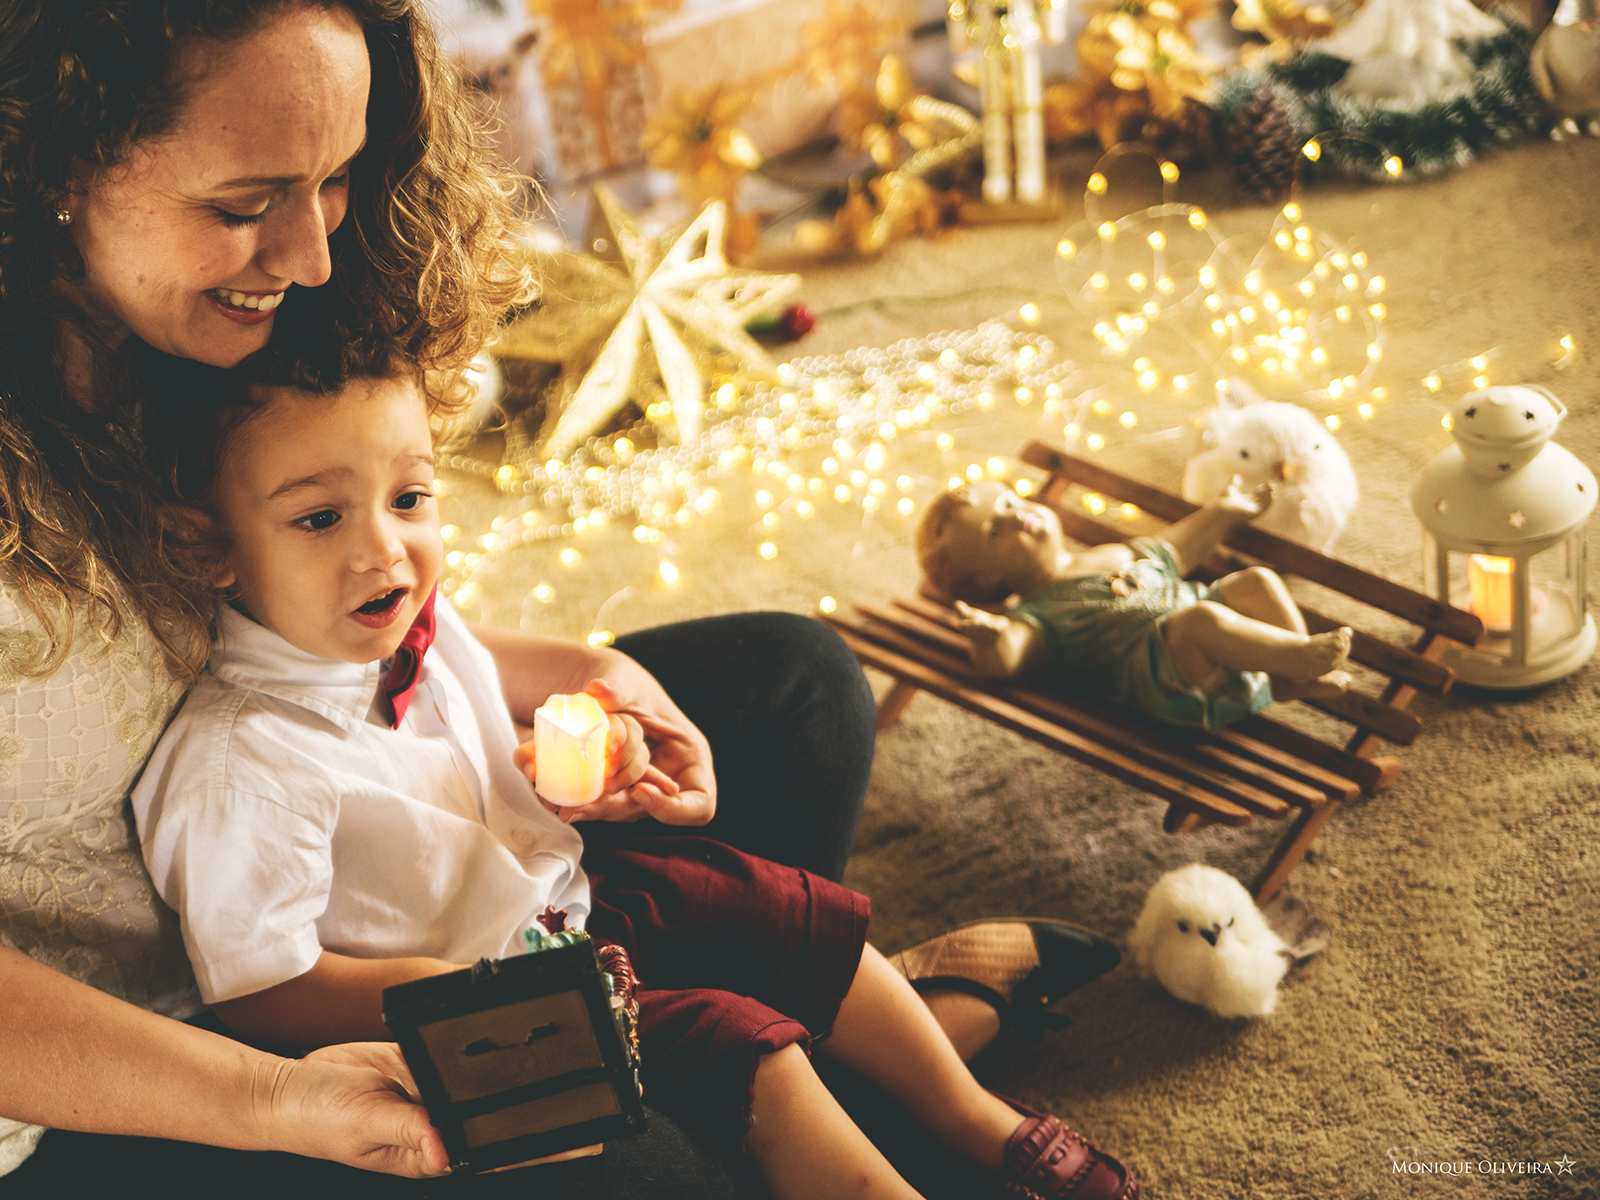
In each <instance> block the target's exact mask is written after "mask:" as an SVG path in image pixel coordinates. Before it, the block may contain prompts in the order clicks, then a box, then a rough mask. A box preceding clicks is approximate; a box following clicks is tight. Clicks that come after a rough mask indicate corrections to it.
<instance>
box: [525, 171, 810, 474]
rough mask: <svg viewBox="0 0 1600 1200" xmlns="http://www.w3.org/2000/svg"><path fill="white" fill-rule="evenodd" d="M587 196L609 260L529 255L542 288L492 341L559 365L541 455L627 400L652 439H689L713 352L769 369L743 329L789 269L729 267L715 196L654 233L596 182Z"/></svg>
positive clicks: (587, 434) (770, 303) (584, 435)
mask: <svg viewBox="0 0 1600 1200" xmlns="http://www.w3.org/2000/svg"><path fill="white" fill-rule="evenodd" d="M594 197H595V203H596V205H597V206H598V210H599V216H600V219H601V223H602V225H603V226H604V229H603V231H602V233H601V236H602V238H606V240H608V241H609V243H610V246H612V247H615V250H616V254H617V256H618V258H619V259H620V263H616V262H606V261H603V260H602V259H600V258H597V257H592V256H589V255H579V254H568V253H562V254H554V255H552V254H536V255H535V262H534V269H535V271H536V272H538V273H540V274H541V276H542V277H543V278H544V280H545V289H544V295H543V297H542V299H541V300H540V302H539V303H538V304H537V305H536V306H535V307H534V308H533V309H532V310H531V311H530V312H528V313H527V314H525V315H523V316H522V317H520V318H518V319H517V320H516V321H514V322H513V323H512V324H511V325H510V326H508V327H507V328H506V330H505V331H504V332H503V333H502V335H501V337H500V339H499V341H498V342H497V343H496V345H495V348H494V349H495V353H496V354H498V355H499V356H500V357H502V358H520V359H527V360H531V361H536V362H553V363H559V364H560V366H561V373H560V375H559V376H558V377H557V378H556V381H555V383H554V384H553V385H552V386H551V389H550V391H549V393H548V396H547V399H546V403H545V417H544V423H543V427H542V429H541V431H540V435H539V438H538V441H539V448H538V450H537V451H536V453H537V454H538V455H539V456H540V457H544V458H563V459H564V458H566V457H567V455H569V454H570V453H571V452H572V451H573V450H574V449H576V448H577V447H578V446H580V445H582V444H583V443H584V442H585V441H587V440H588V439H589V438H591V437H593V436H594V435H595V434H597V433H599V432H601V431H602V430H603V429H605V427H606V426H607V425H608V424H610V423H611V422H612V421H613V420H614V419H615V418H616V416H617V414H618V413H620V412H621V411H622V410H623V408H624V407H626V406H627V405H628V404H629V403H630V402H632V403H634V404H635V405H636V406H637V407H638V408H640V409H641V410H642V411H643V412H644V413H645V415H646V417H647V419H649V420H651V421H652V423H653V424H654V425H655V426H656V428H657V430H658V432H659V433H660V435H661V436H663V437H664V438H666V439H668V440H673V439H675V440H679V441H683V440H687V439H690V438H693V437H694V436H695V435H696V434H697V433H699V431H700V427H701V425H702V422H703V417H704V412H705V393H706V378H707V376H708V375H710V373H711V372H712V371H713V370H714V369H715V368H716V366H717V364H718V363H719V361H722V357H723V356H724V355H728V356H732V357H733V358H734V359H736V360H737V361H738V364H739V366H740V367H741V368H743V369H745V370H753V371H758V372H763V373H767V372H771V371H772V370H773V364H772V362H771V360H770V359H769V358H768V357H767V355H766V352H765V351H763V350H762V348H761V347H760V346H759V345H758V344H757V343H756V342H755V340H754V339H753V338H751V336H750V335H749V334H748V333H746V332H745V329H744V326H745V323H746V322H747V321H749V320H750V319H751V318H752V317H754V316H757V315H759V314H762V313H767V312H770V311H771V310H772V309H774V308H775V307H777V306H778V305H779V304H780V303H781V302H782V301H784V300H786V299H787V298H788V297H789V296H791V295H792V294H793V293H794V292H795V291H797V290H798V289H799V286H800V277H799V276H798V275H763V274H759V273H757V272H754V271H743V270H736V269H734V268H733V267H731V266H730V265H729V263H728V258H727V254H726V251H725V248H724V239H725V237H726V233H727V223H728V209H727V206H726V205H725V204H722V203H720V202H713V203H711V204H707V205H706V206H705V207H704V208H703V209H701V210H700V215H699V216H697V217H696V218H695V219H694V220H693V221H691V222H690V223H689V226H688V228H686V229H684V230H683V231H682V232H681V233H679V234H677V235H675V236H673V237H668V238H666V239H664V240H662V241H657V240H655V239H653V238H650V237H647V236H646V235H644V234H643V233H641V232H640V231H639V228H638V225H637V224H636V223H635V222H634V220H633V219H632V218H631V217H630V216H629V215H628V214H627V212H626V210H624V209H623V207H622V205H621V204H620V203H619V202H618V200H617V198H616V196H615V195H613V194H612V192H611V191H610V189H608V188H606V187H604V186H603V185H597V186H596V187H595V190H594ZM607 235H609V236H608V237H607Z"/></svg>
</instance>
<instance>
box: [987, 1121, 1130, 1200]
mask: <svg viewBox="0 0 1600 1200" xmlns="http://www.w3.org/2000/svg"><path fill="white" fill-rule="evenodd" d="M1000 1099H1002V1100H1005V1102H1006V1103H1007V1104H1009V1105H1011V1107H1012V1108H1014V1109H1016V1110H1017V1111H1018V1112H1020V1113H1022V1114H1023V1115H1024V1116H1026V1117H1027V1118H1028V1119H1027V1120H1026V1121H1024V1122H1023V1123H1022V1124H1021V1125H1020V1126H1019V1127H1018V1128H1017V1131H1016V1132H1015V1133H1014V1134H1012V1135H1011V1140H1010V1141H1009V1142H1007V1143H1006V1156H1005V1166H1004V1167H1003V1168H1002V1170H1001V1178H1002V1179H1003V1180H1004V1181H1005V1189H1006V1191H1007V1192H1008V1193H1009V1194H1010V1195H1013V1196H1020V1197H1023V1198H1024V1200H1139V1181H1138V1180H1137V1179H1135V1178H1134V1175H1133V1172H1132V1171H1131V1170H1129V1168H1128V1167H1127V1166H1125V1165H1124V1164H1123V1163H1120V1162H1118V1161H1117V1160H1116V1159H1114V1158H1112V1157H1111V1156H1110V1155H1109V1154H1107V1153H1105V1151H1103V1150H1101V1149H1100V1148H1099V1147H1098V1146H1096V1145H1095V1144H1094V1143H1093V1142H1091V1141H1089V1139H1088V1138H1086V1137H1084V1136H1083V1135H1082V1134H1078V1133H1074V1132H1073V1131H1072V1130H1070V1129H1068V1128H1067V1127H1066V1126H1065V1125H1063V1124H1062V1123H1061V1122H1060V1120H1059V1119H1057V1118H1056V1117H1052V1116H1046V1115H1045V1114H1043V1113H1037V1112H1034V1111H1033V1110H1032V1109H1031V1108H1027V1107H1025V1106H1024V1105H1021V1104H1018V1103H1017V1102H1016V1101H1015V1100H1011V1099H1008V1098H1007V1097H1005V1096H1001V1097H1000Z"/></svg>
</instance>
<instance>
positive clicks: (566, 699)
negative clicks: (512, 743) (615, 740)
mask: <svg viewBox="0 0 1600 1200" xmlns="http://www.w3.org/2000/svg"><path fill="white" fill-rule="evenodd" d="M610 727H611V726H610V721H609V720H608V718H607V717H606V714H605V710H604V709H602V708H601V707H600V705H599V704H598V703H596V701H595V698H594V697H593V696H590V695H588V694H587V693H585V692H580V693H578V694H577V695H576V696H551V697H550V698H549V699H548V700H546V701H545V702H544V705H543V706H542V707H541V708H540V709H539V710H538V711H537V712H535V713H534V714H533V754H534V763H533V765H534V771H535V773H536V775H537V779H536V781H535V783H534V788H535V790H536V791H538V793H539V795H541V796H543V797H544V798H545V799H546V800H548V801H550V803H551V804H558V805H561V806H562V807H572V806H575V805H579V804H590V803H593V802H594V801H595V800H597V799H599V797H600V791H601V788H602V787H603V786H604V785H605V778H606V734H607V732H608V731H609V730H610Z"/></svg>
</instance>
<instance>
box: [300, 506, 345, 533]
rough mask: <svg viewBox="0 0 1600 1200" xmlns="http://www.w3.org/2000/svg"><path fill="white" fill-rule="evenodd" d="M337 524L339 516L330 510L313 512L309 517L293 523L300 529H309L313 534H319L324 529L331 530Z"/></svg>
mask: <svg viewBox="0 0 1600 1200" xmlns="http://www.w3.org/2000/svg"><path fill="white" fill-rule="evenodd" d="M338 522H339V514H338V513H336V512H334V511H333V509H331V508H325V509H323V510H322V511H321V512H314V513H312V514H311V515H310V516H306V517H301V518H300V519H299V520H298V521H296V522H295V524H296V525H298V526H300V528H301V529H309V530H311V531H312V532H313V533H321V532H322V531H323V530H324V529H332V528H333V527H334V526H335V525H336V524H338Z"/></svg>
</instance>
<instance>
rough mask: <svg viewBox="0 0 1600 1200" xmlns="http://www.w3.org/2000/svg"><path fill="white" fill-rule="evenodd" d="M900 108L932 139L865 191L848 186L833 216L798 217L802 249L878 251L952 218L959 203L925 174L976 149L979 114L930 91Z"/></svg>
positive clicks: (947, 166) (960, 160)
mask: <svg viewBox="0 0 1600 1200" xmlns="http://www.w3.org/2000/svg"><path fill="white" fill-rule="evenodd" d="M904 107H905V112H906V114H907V117H908V118H909V119H911V120H914V121H916V122H917V123H918V124H919V125H921V126H922V127H924V128H926V129H928V130H930V131H932V136H934V137H935V139H936V140H934V141H933V142H932V143H931V144H930V145H928V146H926V147H924V148H923V149H921V150H918V151H917V152H916V153H915V154H913V155H912V156H911V157H910V158H909V159H907V160H906V162H905V164H904V165H903V166H901V167H899V168H898V169H897V170H893V171H889V172H887V173H885V174H883V175H880V176H879V177H878V178H876V179H874V180H872V182H871V183H870V184H868V185H867V186H868V190H867V191H863V190H862V189H861V188H860V186H859V185H853V186H852V187H851V191H850V197H849V199H847V200H846V201H845V204H844V206H843V207H842V208H840V210H839V212H838V213H837V214H836V215H835V217H834V219H833V221H831V222H828V221H815V220H812V221H802V222H801V223H800V224H799V225H798V226H797V227H796V229H795V241H796V243H797V244H798V245H799V246H800V247H801V248H802V249H805V250H810V251H812V252H813V253H832V252H836V251H839V250H854V251H855V252H856V253H859V254H877V253H878V252H879V251H881V250H882V249H883V248H884V247H885V246H887V245H888V244H889V243H890V242H892V241H894V240H895V239H896V238H900V237H904V236H905V235H906V234H908V233H912V232H917V231H920V232H923V233H933V232H937V231H939V230H941V229H944V228H947V227H948V226H950V225H951V224H953V223H954V218H955V213H956V209H957V207H958V206H957V205H956V204H954V202H953V200H952V198H951V197H950V196H949V195H948V194H947V193H943V192H939V191H936V190H935V189H934V188H933V187H931V186H930V185H929V183H928V182H927V177H928V176H929V175H934V174H937V173H939V172H941V171H947V170H950V169H951V168H953V167H956V166H959V165H960V164H961V163H963V162H965V161H966V160H967V159H969V158H972V157H973V156H974V155H976V154H977V153H978V151H979V149H980V147H981V145H982V139H983V132H982V130H981V129H980V127H979V125H978V119H977V118H976V117H974V116H973V115H972V114H971V113H970V112H968V111H967V110H966V109H964V108H962V107H961V106H960V105H959V104H951V103H949V102H948V101H944V100H935V99H934V98H933V97H932V96H913V97H912V98H911V99H909V100H908V101H906V103H905V106H904Z"/></svg>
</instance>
